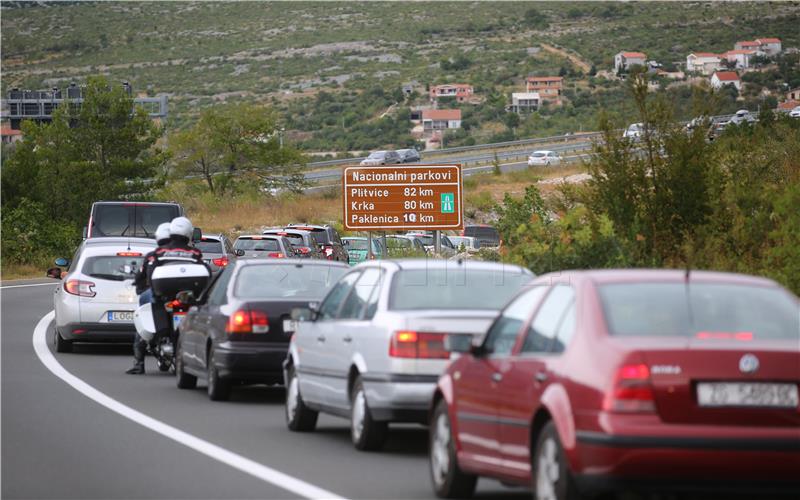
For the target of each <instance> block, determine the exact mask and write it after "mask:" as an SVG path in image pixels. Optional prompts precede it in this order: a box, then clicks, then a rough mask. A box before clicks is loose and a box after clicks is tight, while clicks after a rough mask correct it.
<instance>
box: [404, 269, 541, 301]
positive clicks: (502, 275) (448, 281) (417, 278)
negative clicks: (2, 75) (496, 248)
mask: <svg viewBox="0 0 800 500" xmlns="http://www.w3.org/2000/svg"><path fill="white" fill-rule="evenodd" d="M531 279H532V276H531V275H530V274H526V273H523V272H521V271H515V270H513V268H510V269H506V270H471V269H464V268H452V269H406V270H402V271H399V272H398V273H396V274H395V276H394V279H393V281H392V291H391V297H390V299H389V309H393V310H419V309H498V310H499V309H500V308H501V307H503V305H505V303H506V302H508V301H509V300H510V299H511V297H512V296H514V294H516V293H517V291H518V290H519V289H520V288H521V287H522V286H523V285H524V284H525V283H527V282H529V281H530V280H531Z"/></svg>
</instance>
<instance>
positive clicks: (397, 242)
mask: <svg viewBox="0 0 800 500" xmlns="http://www.w3.org/2000/svg"><path fill="white" fill-rule="evenodd" d="M386 246H387V247H388V248H411V247H413V246H414V243H413V242H412V241H411V240H408V239H405V238H386Z"/></svg>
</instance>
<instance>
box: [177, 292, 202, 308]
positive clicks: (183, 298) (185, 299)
mask: <svg viewBox="0 0 800 500" xmlns="http://www.w3.org/2000/svg"><path fill="white" fill-rule="evenodd" d="M175 299H176V300H178V302H180V303H182V304H189V305H194V304H197V297H195V296H194V292H192V291H191V290H182V291H180V292H178V293H177V294H176V295H175Z"/></svg>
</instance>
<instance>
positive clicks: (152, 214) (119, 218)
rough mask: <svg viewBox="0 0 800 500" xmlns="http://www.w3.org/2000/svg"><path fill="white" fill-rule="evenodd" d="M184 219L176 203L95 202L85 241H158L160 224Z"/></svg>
mask: <svg viewBox="0 0 800 500" xmlns="http://www.w3.org/2000/svg"><path fill="white" fill-rule="evenodd" d="M182 215H183V207H181V206H180V205H179V204H177V203H161V202H149V201H148V202H128V201H96V202H94V203H92V209H91V211H90V213H89V223H88V225H87V226H86V227H84V228H83V237H84V238H101V237H113V236H132V237H137V238H155V232H156V228H157V227H158V225H159V224H161V223H163V222H170V221H171V220H172V219H174V218H175V217H180V216H182ZM198 236H199V234H198Z"/></svg>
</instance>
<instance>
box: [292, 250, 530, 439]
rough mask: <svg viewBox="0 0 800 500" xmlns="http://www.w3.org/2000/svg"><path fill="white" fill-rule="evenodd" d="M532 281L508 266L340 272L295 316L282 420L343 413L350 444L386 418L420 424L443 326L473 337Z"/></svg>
mask: <svg viewBox="0 0 800 500" xmlns="http://www.w3.org/2000/svg"><path fill="white" fill-rule="evenodd" d="M531 279H532V275H531V273H530V271H527V270H525V269H522V268H520V267H517V266H512V265H508V264H497V263H490V262H477V261H459V262H458V263H456V262H454V261H448V260H413V259H406V260H398V261H392V260H387V261H373V262H367V263H364V264H360V265H358V266H356V267H355V268H353V270H352V271H351V272H349V273H348V274H346V275H345V276H343V277H342V278H341V279H340V280H339V282H338V283H337V284H336V285H335V286H334V287H333V288H332V289H331V291H330V292H329V293H328V295H327V296H326V297H325V299H323V301H322V303H321V304H320V305H319V307H315V308H311V309H307V308H306V309H296V310H294V311H292V316H293V319H297V320H299V321H300V322H299V324H298V327H297V331H296V332H295V335H294V336H293V337H292V341H291V344H290V346H289V356H288V358H287V361H286V368H285V373H286V381H287V391H286V421H287V425H288V427H289V429H291V430H293V431H311V430H313V429H314V427H315V426H316V421H317V415H318V412H325V413H330V414H333V415H338V416H342V417H345V418H349V419H350V423H351V425H350V428H351V438H352V442H353V445H354V446H355V447H356V448H357V449H359V450H374V449H378V448H380V447H381V446H382V445H383V442H384V440H385V438H386V432H387V424H388V423H389V422H418V423H419V422H425V421H426V419H427V414H428V410H429V404H430V398H431V396H432V394H433V390H434V388H435V385H436V379H437V378H438V376H439V375H440V374H441V373H442V372H443V371H444V368H445V366H446V365H447V363H448V358H449V354H448V353H447V352H446V351H445V350H444V348H443V344H442V342H443V340H444V337H445V335H446V334H447V333H453V332H459V333H466V334H471V335H476V336H477V335H481V334H482V333H483V332H484V331H485V330H486V327H487V326H488V325H489V323H490V322H491V321H492V319H493V318H494V316H496V315H497V311H498V310H499V309H500V308H501V307H502V306H503V304H504V303H505V302H506V301H507V300H508V299H509V298H510V297H512V296H513V295H515V294H516V292H517V291H518V290H519V289H520V288H521V287H522V286H523V285H525V284H526V283H527V282H529V281H530V280H531Z"/></svg>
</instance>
